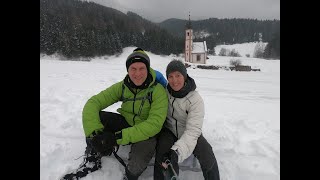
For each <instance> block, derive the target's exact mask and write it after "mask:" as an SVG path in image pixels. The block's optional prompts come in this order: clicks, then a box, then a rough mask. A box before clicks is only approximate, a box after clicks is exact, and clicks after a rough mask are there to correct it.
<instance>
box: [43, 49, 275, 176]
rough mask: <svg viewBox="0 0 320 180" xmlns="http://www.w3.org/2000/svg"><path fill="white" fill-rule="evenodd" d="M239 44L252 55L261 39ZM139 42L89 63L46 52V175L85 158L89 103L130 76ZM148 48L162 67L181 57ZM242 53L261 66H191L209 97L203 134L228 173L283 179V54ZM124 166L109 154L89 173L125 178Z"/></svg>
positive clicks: (225, 61)
mask: <svg viewBox="0 0 320 180" xmlns="http://www.w3.org/2000/svg"><path fill="white" fill-rule="evenodd" d="M232 48H235V49H236V50H237V51H239V53H245V54H247V53H251V52H252V51H253V50H252V49H253V48H254V46H253V47H250V48H249V47H247V46H246V47H242V46H241V45H237V46H235V45H233V47H232ZM133 49H134V47H128V48H125V49H124V52H123V53H122V54H120V55H119V56H118V57H115V56H111V57H101V58H94V59H93V60H92V61H90V62H84V61H81V62H79V61H59V59H58V58H56V57H48V56H40V179H41V180H57V179H59V177H61V176H62V175H63V174H64V173H66V172H67V171H69V170H71V169H73V168H77V167H78V165H79V164H80V163H81V162H82V157H81V158H79V159H77V158H78V157H80V156H82V155H83V154H84V149H85V141H84V138H85V137H84V133H83V129H82V120H81V112H82V108H83V106H84V104H85V102H86V101H87V100H88V98H90V97H91V96H92V95H94V94H97V93H98V92H100V91H101V90H103V89H105V88H106V87H109V86H110V85H112V84H113V83H116V82H118V81H120V80H122V79H123V78H124V76H125V75H126V68H125V59H126V57H127V56H128V55H129V54H130V53H131V52H132V50H133ZM240 49H243V50H240ZM245 49H246V51H245ZM216 52H217V51H216ZM147 53H148V55H149V56H150V59H151V66H152V67H153V68H155V69H157V70H159V71H160V72H162V73H165V69H166V66H167V64H168V63H169V62H170V60H171V59H173V58H175V57H173V56H158V55H155V54H152V53H150V52H147ZM230 59H234V58H232V57H219V56H209V60H208V64H215V65H227V66H228V65H229V61H230ZM237 59H241V61H242V64H244V65H251V66H254V67H255V68H260V69H261V71H260V72H259V71H257V72H239V71H226V70H204V69H192V68H188V73H189V75H190V76H191V77H193V78H194V79H195V81H196V83H197V89H198V91H199V93H200V94H201V95H202V97H203V99H204V102H205V108H206V114H205V121H204V125H203V135H204V137H205V138H206V139H207V140H208V142H209V143H210V144H211V145H212V147H213V151H214V153H215V155H216V158H217V161H218V165H219V170H220V177H221V180H279V179H280V61H279V60H263V59H255V58H246V57H245V56H244V57H240V58H237ZM119 106H120V103H117V104H114V105H113V106H112V107H109V108H107V109H106V110H108V111H114V112H115V111H116V109H117V108H118V107H119ZM123 149H124V151H127V150H128V147H125V148H123ZM76 159H77V160H76ZM123 171H124V168H123V167H122V165H121V164H120V163H119V162H118V161H117V160H116V159H115V158H114V157H103V158H102V169H101V170H99V171H96V172H94V173H91V174H89V175H88V176H86V177H84V178H83V179H84V180H102V179H108V180H119V179H121V177H122V174H123ZM152 173H153V168H152V167H149V168H148V169H147V170H146V171H145V172H144V173H143V174H142V175H141V177H140V179H141V180H152V179H153V177H152ZM180 174H181V176H180V177H181V179H183V180H195V179H203V177H202V173H201V172H192V171H180Z"/></svg>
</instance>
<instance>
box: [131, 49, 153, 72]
mask: <svg viewBox="0 0 320 180" xmlns="http://www.w3.org/2000/svg"><path fill="white" fill-rule="evenodd" d="M135 62H142V63H144V64H145V65H146V67H147V70H148V72H149V69H150V59H149V56H148V55H147V53H145V52H144V51H143V49H141V48H136V49H135V50H133V52H132V53H131V54H130V55H129V56H128V58H127V61H126V67H127V71H128V69H129V66H130V65H131V64H132V63H135Z"/></svg>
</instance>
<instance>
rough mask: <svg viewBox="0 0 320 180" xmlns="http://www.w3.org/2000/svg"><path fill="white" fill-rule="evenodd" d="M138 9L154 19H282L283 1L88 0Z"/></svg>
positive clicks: (120, 7)
mask: <svg viewBox="0 0 320 180" xmlns="http://www.w3.org/2000/svg"><path fill="white" fill-rule="evenodd" d="M87 1H93V2H96V3H99V4H102V5H105V6H109V7H113V8H115V9H118V10H120V11H122V12H124V13H126V12H127V11H132V12H135V13H137V14H139V15H141V16H142V17H143V18H145V19H148V20H151V21H153V22H161V21H163V20H166V19H169V18H178V19H188V14H189V11H190V14H191V19H192V20H199V19H208V18H252V19H260V20H265V19H271V20H273V19H279V20H280V0H196V1H195V0H87Z"/></svg>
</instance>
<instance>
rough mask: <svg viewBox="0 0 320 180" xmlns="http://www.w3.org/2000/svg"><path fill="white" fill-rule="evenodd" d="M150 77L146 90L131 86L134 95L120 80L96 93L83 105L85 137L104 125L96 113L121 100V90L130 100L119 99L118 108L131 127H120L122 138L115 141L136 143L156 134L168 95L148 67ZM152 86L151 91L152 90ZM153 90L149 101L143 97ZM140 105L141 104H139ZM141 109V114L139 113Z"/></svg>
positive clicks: (161, 122) (164, 116)
mask: <svg viewBox="0 0 320 180" xmlns="http://www.w3.org/2000/svg"><path fill="white" fill-rule="evenodd" d="M150 73H151V75H152V77H153V80H152V82H151V83H150V85H149V87H148V88H146V89H134V92H136V94H134V93H133V92H131V91H130V90H129V88H128V87H127V86H126V85H124V90H122V89H123V87H122V85H123V84H124V81H120V82H118V83H116V84H114V85H112V86H111V87H109V88H107V89H105V90H103V91H101V92H100V93H99V94H97V95H94V96H93V97H91V98H90V99H89V100H88V101H87V103H86V104H85V106H84V108H83V112H82V123H83V129H84V133H85V136H86V137H89V136H90V135H91V133H92V132H94V131H101V130H102V129H103V128H104V127H103V125H102V123H101V122H100V118H99V112H100V111H101V110H103V109H105V108H107V107H108V106H110V105H112V104H114V103H116V102H118V101H121V95H122V91H123V92H124V94H123V97H124V98H125V99H132V100H129V101H126V102H122V105H121V108H119V109H117V111H118V112H119V113H120V114H121V115H122V116H123V117H124V118H125V119H126V121H127V122H128V124H130V125H131V126H132V127H129V128H125V129H122V139H118V140H117V143H118V144H121V145H126V144H129V143H136V142H139V141H143V140H146V139H148V138H150V137H153V136H155V135H156V134H157V133H159V132H160V130H161V128H162V125H163V123H164V121H165V119H166V116H167V111H168V96H167V93H166V91H165V89H164V88H163V86H162V85H161V84H160V83H157V84H156V85H155V86H152V85H153V84H154V83H155V77H156V74H155V71H154V70H153V69H151V68H150ZM151 88H153V91H152V90H151ZM149 91H152V103H151V106H150V102H149V101H148V99H146V100H145V101H144V102H143V100H142V98H143V97H146V96H147V94H148V92H149ZM142 104H143V105H142ZM139 112H140V113H139Z"/></svg>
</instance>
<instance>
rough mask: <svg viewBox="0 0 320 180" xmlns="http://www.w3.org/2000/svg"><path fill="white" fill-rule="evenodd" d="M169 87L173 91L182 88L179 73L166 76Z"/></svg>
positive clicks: (182, 78) (175, 72)
mask: <svg viewBox="0 0 320 180" xmlns="http://www.w3.org/2000/svg"><path fill="white" fill-rule="evenodd" d="M168 81H169V85H170V87H171V88H172V89H173V90H174V91H179V90H180V89H181V88H182V87H183V86H184V77H183V75H182V74H181V73H180V72H179V71H174V72H172V73H170V74H169V75H168Z"/></svg>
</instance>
